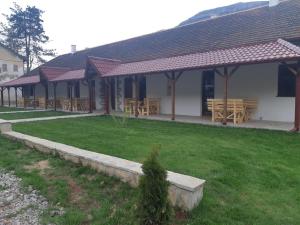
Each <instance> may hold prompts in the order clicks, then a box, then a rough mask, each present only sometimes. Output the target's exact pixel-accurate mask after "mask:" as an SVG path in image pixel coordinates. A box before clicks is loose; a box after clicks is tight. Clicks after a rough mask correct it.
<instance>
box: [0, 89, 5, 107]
mask: <svg viewBox="0 0 300 225" xmlns="http://www.w3.org/2000/svg"><path fill="white" fill-rule="evenodd" d="M3 92H4V87H1V106H4V99H3Z"/></svg>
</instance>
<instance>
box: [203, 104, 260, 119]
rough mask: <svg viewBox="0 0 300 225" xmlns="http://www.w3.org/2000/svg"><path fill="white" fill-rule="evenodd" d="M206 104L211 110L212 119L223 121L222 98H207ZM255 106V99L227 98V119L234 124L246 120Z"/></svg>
mask: <svg viewBox="0 0 300 225" xmlns="http://www.w3.org/2000/svg"><path fill="white" fill-rule="evenodd" d="M207 104H208V110H209V111H211V112H212V121H213V122H216V121H223V120H224V117H225V115H224V114H225V110H224V99H208V101H207ZM256 108H257V101H256V100H253V99H228V100H227V120H232V121H233V123H234V124H237V123H242V122H246V121H248V120H249V119H250V116H251V113H253V111H254V110H255V109H256Z"/></svg>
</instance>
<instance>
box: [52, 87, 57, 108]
mask: <svg viewBox="0 0 300 225" xmlns="http://www.w3.org/2000/svg"><path fill="white" fill-rule="evenodd" d="M56 86H57V83H56V82H54V83H53V95H54V111H56V109H57V105H56Z"/></svg>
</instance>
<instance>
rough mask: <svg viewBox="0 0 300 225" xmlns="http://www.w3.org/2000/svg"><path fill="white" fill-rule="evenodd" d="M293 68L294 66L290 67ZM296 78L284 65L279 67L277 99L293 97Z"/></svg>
mask: <svg viewBox="0 0 300 225" xmlns="http://www.w3.org/2000/svg"><path fill="white" fill-rule="evenodd" d="M291 66H294V65H291ZM295 93H296V76H295V75H294V74H293V73H292V72H291V71H290V70H289V69H288V67H287V66H286V65H280V66H279V69H278V95H277V96H278V97H295Z"/></svg>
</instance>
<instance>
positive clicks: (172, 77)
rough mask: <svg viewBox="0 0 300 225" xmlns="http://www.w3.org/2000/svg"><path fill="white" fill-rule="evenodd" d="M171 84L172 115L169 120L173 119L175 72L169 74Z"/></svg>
mask: <svg viewBox="0 0 300 225" xmlns="http://www.w3.org/2000/svg"><path fill="white" fill-rule="evenodd" d="M171 82H172V83H171V85H172V116H171V120H175V104H176V99H175V95H176V79H175V72H172V74H171Z"/></svg>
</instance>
